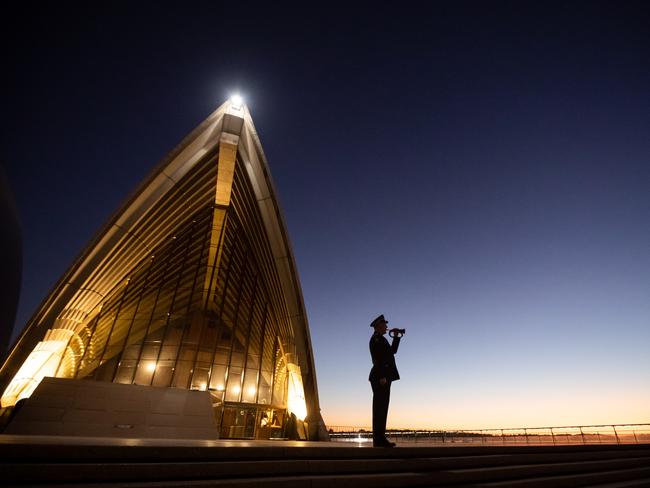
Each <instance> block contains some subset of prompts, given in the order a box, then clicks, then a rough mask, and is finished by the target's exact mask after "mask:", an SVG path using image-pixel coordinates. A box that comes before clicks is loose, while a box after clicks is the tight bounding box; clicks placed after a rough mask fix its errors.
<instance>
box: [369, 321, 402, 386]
mask: <svg viewBox="0 0 650 488" xmlns="http://www.w3.org/2000/svg"><path fill="white" fill-rule="evenodd" d="M399 341H400V338H399V337H395V338H393V344H392V345H391V344H389V343H388V341H387V340H386V338H385V337H384V336H383V335H382V334H378V333H377V332H375V333H374V334H373V335H372V337H371V338H370V356H371V357H372V369H371V370H370V376H369V377H368V380H369V381H379V380H380V379H381V378H386V380H388V381H396V380H398V379H399V372H398V371H397V366H396V365H395V353H396V352H397V348H398V347H399Z"/></svg>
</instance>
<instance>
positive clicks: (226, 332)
mask: <svg viewBox="0 0 650 488" xmlns="http://www.w3.org/2000/svg"><path fill="white" fill-rule="evenodd" d="M231 340H232V333H231V331H230V329H229V328H227V327H222V328H221V333H220V334H219V346H221V347H228V348H230V342H231Z"/></svg>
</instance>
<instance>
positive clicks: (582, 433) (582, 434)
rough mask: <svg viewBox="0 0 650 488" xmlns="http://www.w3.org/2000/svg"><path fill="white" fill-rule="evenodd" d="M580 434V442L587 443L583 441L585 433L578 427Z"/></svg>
mask: <svg viewBox="0 0 650 488" xmlns="http://www.w3.org/2000/svg"><path fill="white" fill-rule="evenodd" d="M580 436H581V437H582V443H583V444H587V443H586V442H585V433H584V432H583V431H582V427H580Z"/></svg>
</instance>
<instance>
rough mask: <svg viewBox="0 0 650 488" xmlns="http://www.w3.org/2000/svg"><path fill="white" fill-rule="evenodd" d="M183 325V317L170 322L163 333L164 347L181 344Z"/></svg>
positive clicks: (184, 320) (184, 321)
mask: <svg viewBox="0 0 650 488" xmlns="http://www.w3.org/2000/svg"><path fill="white" fill-rule="evenodd" d="M185 323H186V319H185V318H184V317H180V318H176V319H174V320H172V321H171V323H170V324H169V326H168V327H167V330H166V332H165V345H172V344H180V343H181V337H182V336H183V329H184V328H185Z"/></svg>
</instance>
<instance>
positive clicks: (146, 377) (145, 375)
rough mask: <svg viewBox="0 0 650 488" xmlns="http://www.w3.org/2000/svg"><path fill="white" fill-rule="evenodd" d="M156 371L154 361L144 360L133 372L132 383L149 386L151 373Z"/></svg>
mask: <svg viewBox="0 0 650 488" xmlns="http://www.w3.org/2000/svg"><path fill="white" fill-rule="evenodd" d="M155 370H156V361H154V360H144V361H140V362H139V363H138V368H137V369H136V372H135V380H134V381H133V382H134V383H135V384H136V385H150V384H151V378H152V377H153V373H154V371H155Z"/></svg>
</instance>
